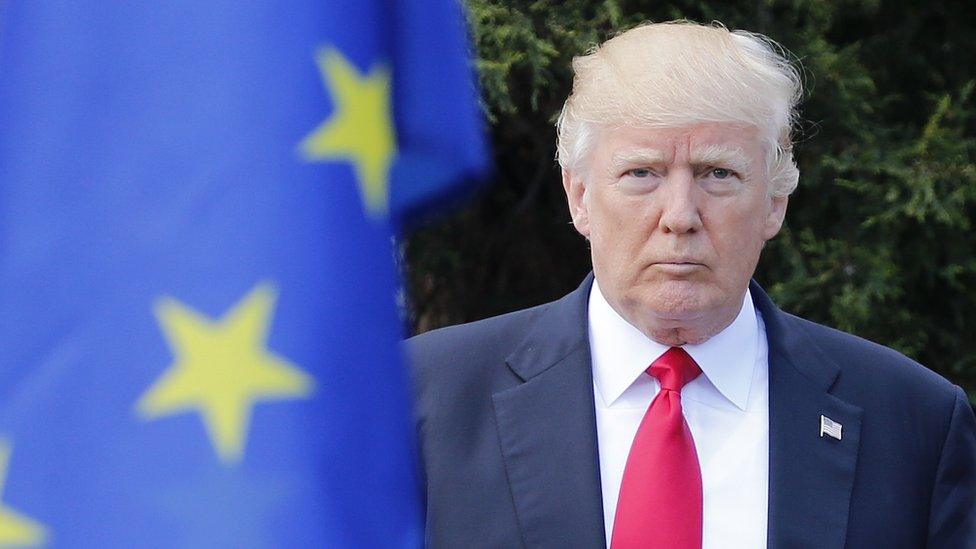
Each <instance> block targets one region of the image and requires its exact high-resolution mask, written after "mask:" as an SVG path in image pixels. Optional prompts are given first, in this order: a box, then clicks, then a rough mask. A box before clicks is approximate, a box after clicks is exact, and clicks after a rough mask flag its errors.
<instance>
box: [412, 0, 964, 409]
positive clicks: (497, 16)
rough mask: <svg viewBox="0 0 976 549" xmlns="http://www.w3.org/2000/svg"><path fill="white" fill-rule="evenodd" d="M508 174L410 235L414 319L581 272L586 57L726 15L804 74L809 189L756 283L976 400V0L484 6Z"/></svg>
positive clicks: (430, 322) (487, 72)
mask: <svg viewBox="0 0 976 549" xmlns="http://www.w3.org/2000/svg"><path fill="white" fill-rule="evenodd" d="M468 9H469V14H470V22H471V27H472V35H473V39H474V42H475V44H476V48H477V51H478V59H477V68H478V71H479V74H480V78H481V86H482V89H483V97H484V108H485V111H486V113H487V115H488V117H489V120H490V123H491V131H492V138H493V142H494V153H495V160H496V166H497V173H496V178H495V182H494V184H493V186H492V187H491V188H490V189H489V191H488V192H486V193H485V195H484V196H483V197H482V198H481V199H480V200H479V201H478V202H476V203H474V204H473V205H472V206H471V207H470V208H469V209H467V210H465V211H464V212H461V213H459V214H457V215H455V216H454V217H452V218H451V219H448V220H446V221H444V222H442V223H441V224H439V225H437V226H431V227H429V228H427V229H424V230H422V231H420V232H418V233H416V234H415V235H413V236H412V237H411V238H410V239H409V240H408V241H407V242H406V245H405V252H406V257H407V262H408V264H409V266H410V268H409V275H410V277H409V289H410V292H411V296H412V303H411V313H412V316H411V319H412V321H413V325H414V329H415V330H417V331H423V330H427V329H430V328H434V327H438V326H441V325H445V324H452V323H456V322H463V321H469V320H474V319H476V318H482V317H485V316H489V315H493V314H498V313H501V312H505V311H509V310H513V309H516V308H520V307H524V306H528V305H532V304H537V303H541V302H543V301H546V300H549V299H552V298H554V297H557V296H559V295H562V294H563V293H565V292H566V291H567V290H569V289H571V288H572V287H574V286H575V285H576V284H578V282H579V280H580V279H581V278H582V276H583V274H584V273H585V272H586V271H587V270H588V268H589V267H588V253H587V250H586V247H585V242H584V241H583V239H582V238H581V237H579V236H578V235H576V234H575V232H574V231H573V229H572V226H571V225H570V224H569V215H568V212H567V211H566V207H565V205H564V198H563V195H562V188H561V186H560V177H559V172H558V169H557V165H556V163H555V161H554V155H555V143H554V141H555V132H554V129H553V122H554V120H555V116H556V115H557V114H558V111H559V108H560V107H561V105H562V102H563V101H564V100H565V98H566V96H567V94H568V93H569V90H570V87H571V83H572V80H571V78H572V76H571V72H570V62H571V60H572V58H573V56H575V55H578V54H581V53H584V52H586V51H587V50H588V49H589V48H590V47H592V46H593V45H594V44H597V43H599V42H602V41H603V40H605V39H607V38H609V37H610V36H612V35H613V33H615V32H616V31H618V30H621V29H625V28H628V27H630V26H633V25H635V24H637V23H639V22H642V21H646V20H654V21H662V20H669V19H678V18H687V19H691V20H696V21H702V22H708V21H713V20H717V21H721V22H722V23H724V24H725V25H726V26H728V27H729V28H743V29H748V30H753V31H757V32H762V33H764V34H766V35H768V36H770V37H771V38H773V39H775V40H777V41H778V42H780V43H781V44H782V45H783V46H784V47H786V48H787V49H788V50H789V51H790V52H792V54H793V55H795V57H796V59H797V60H798V62H799V63H800V64H801V66H802V68H803V73H804V76H805V80H806V87H807V93H806V99H805V101H804V103H803V105H802V107H801V114H802V119H803V122H802V123H801V126H800V128H799V130H798V133H797V138H798V144H797V148H796V157H797V162H798V164H799V167H800V173H801V176H800V187H799V188H798V190H797V192H796V193H795V194H794V195H793V196H792V197H791V202H790V209H789V213H788V216H787V222H786V225H785V226H784V229H783V231H782V233H781V234H780V235H779V236H778V237H777V238H776V239H774V240H773V241H771V242H770V243H769V244H768V245H767V248H766V250H765V251H764V254H763V258H762V260H761V262H760V265H759V269H758V272H757V274H756V276H757V278H758V279H759V280H760V282H762V283H763V284H764V286H765V287H766V288H767V289H768V290H770V292H771V293H772V295H773V298H774V299H775V300H776V301H777V303H778V304H780V306H781V307H783V308H784V309H786V310H788V311H791V312H794V313H796V314H799V315H801V316H804V317H807V318H810V319H812V320H815V321H818V322H822V323H825V324H828V325H832V326H835V327H838V328H840V329H842V330H846V331H849V332H852V333H855V334H858V335H861V336H863V337H866V338H868V339H872V340H874V341H878V342H880V343H883V344H885V345H889V346H891V347H894V348H896V349H898V350H900V351H902V352H904V353H906V354H908V355H909V356H911V357H913V358H915V359H917V360H919V361H920V362H922V363H923V364H925V365H927V366H929V367H930V368H932V369H934V370H936V371H938V372H940V373H941V374H943V375H945V376H946V377H948V378H949V379H951V380H953V381H954V382H956V383H958V384H960V385H962V386H963V387H965V388H966V389H967V390H968V391H969V394H970V398H971V399H972V400H973V401H974V402H976V239H974V237H973V235H972V234H971V231H972V230H973V221H974V219H976V218H974V215H976V97H974V96H976V91H974V88H976V80H974V73H973V69H972V67H971V63H970V60H971V59H972V52H973V51H976V17H974V8H973V6H972V5H971V3H969V2H967V1H942V2H938V1H937V2H933V3H928V4H923V3H917V2H909V1H907V0H902V1H892V2H884V3H881V2H879V1H876V0H875V1H865V2H854V1H850V0H848V1H841V2H836V1H829V0H791V1H786V0H784V1H780V0H761V1H759V2H756V1H750V2H742V1H736V2H721V3H719V2H715V3H712V4H710V5H706V4H704V3H701V2H698V1H674V2H650V1H643V2H638V1H624V0H603V1H596V0H568V1H564V2H560V1H554V0H553V1H547V0H534V1H530V0H508V1H504V2H502V1H498V0H470V1H469V2H468Z"/></svg>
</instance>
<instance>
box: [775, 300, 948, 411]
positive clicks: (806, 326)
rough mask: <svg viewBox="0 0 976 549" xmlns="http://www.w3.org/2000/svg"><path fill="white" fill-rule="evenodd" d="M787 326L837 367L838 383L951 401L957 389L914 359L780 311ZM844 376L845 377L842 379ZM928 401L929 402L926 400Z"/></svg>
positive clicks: (909, 397) (906, 396) (905, 396)
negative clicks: (804, 337) (812, 344)
mask: <svg viewBox="0 0 976 549" xmlns="http://www.w3.org/2000/svg"><path fill="white" fill-rule="evenodd" d="M784 317H785V318H784V319H785V320H786V323H787V324H789V325H790V326H791V328H793V329H796V330H798V331H800V332H802V333H803V334H804V335H805V336H806V337H807V338H809V340H810V341H812V342H813V343H814V344H815V345H816V346H817V348H818V349H819V350H820V351H821V352H822V353H823V354H824V355H826V357H827V358H828V359H830V360H831V361H832V362H834V363H836V364H837V365H838V366H840V368H841V372H842V373H841V378H842V379H841V381H840V383H843V384H848V383H850V382H861V383H858V384H859V385H860V384H862V383H863V384H866V385H868V386H873V387H874V388H875V389H876V391H877V390H883V391H884V392H885V393H887V394H889V395H892V396H893V397H894V398H899V399H907V400H905V402H906V403H907V402H909V401H913V400H915V399H916V398H918V397H922V398H928V399H931V398H934V399H936V400H935V402H939V401H942V402H947V403H951V402H953V401H954V400H955V398H956V394H957V393H958V391H959V388H958V387H956V386H955V385H953V384H952V383H951V382H949V381H948V380H946V379H945V378H943V377H942V376H940V375H939V374H937V373H935V372H933V371H932V370H930V369H928V368H926V367H925V366H922V365H921V364H919V363H918V362H916V361H915V360H913V359H911V358H909V357H907V356H905V355H904V354H902V353H900V352H898V351H896V350H894V349H892V348H890V347H886V346H884V345H881V344H878V343H875V342H873V341H869V340H867V339H864V338H862V337H859V336H856V335H852V334H849V333H847V332H843V331H840V330H837V329H835V328H831V327H829V326H824V325H822V324H817V323H815V322H812V321H809V320H806V319H803V318H800V317H797V316H794V315H791V314H789V313H784ZM844 378H846V379H844ZM929 402H932V401H929Z"/></svg>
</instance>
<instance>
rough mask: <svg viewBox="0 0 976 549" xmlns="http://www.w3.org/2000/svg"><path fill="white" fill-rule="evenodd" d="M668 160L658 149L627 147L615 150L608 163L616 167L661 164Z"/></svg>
mask: <svg viewBox="0 0 976 549" xmlns="http://www.w3.org/2000/svg"><path fill="white" fill-rule="evenodd" d="M667 160H668V155H666V154H665V153H664V152H663V151H660V150H658V149H628V150H624V151H620V152H616V153H614V154H613V156H612V157H611V158H610V165H611V166H613V167H615V168H617V167H624V166H633V165H647V164H663V163H665V162H666V161H667Z"/></svg>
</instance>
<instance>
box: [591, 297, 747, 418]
mask: <svg viewBox="0 0 976 549" xmlns="http://www.w3.org/2000/svg"><path fill="white" fill-rule="evenodd" d="M587 313H588V317H589V338H590V352H591V356H592V361H593V378H594V381H595V383H596V386H597V390H598V391H599V392H600V393H601V395H602V396H603V401H604V403H605V404H606V405H607V406H610V405H612V404H613V403H614V402H615V401H616V400H617V399H618V398H620V395H622V394H623V393H624V391H626V390H627V388H628V387H630V386H631V385H632V384H633V383H634V381H636V380H637V378H638V377H640V375H641V374H642V373H644V371H645V370H646V369H647V367H648V366H650V364H651V363H652V362H654V361H655V360H656V359H657V358H658V357H660V356H661V355H663V354H664V352H665V351H667V350H668V348H669V347H668V346H667V345H662V344H660V343H658V342H656V341H654V340H652V339H650V338H648V337H647V336H645V335H644V334H643V333H642V332H641V331H640V330H638V329H637V328H635V327H634V326H632V325H631V324H630V323H629V322H627V321H626V320H625V319H624V318H623V317H622V316H620V314H619V313H617V311H615V310H614V309H613V307H611V306H610V304H609V303H608V302H607V300H606V298H604V297H603V293H602V292H601V290H600V286H599V284H598V283H597V281H596V280H594V281H593V288H592V289H591V290H590V299H589V307H588V311H587ZM758 338H759V326H758V321H757V319H756V311H755V308H754V306H753V304H752V296H751V294H750V292H749V290H748V289H746V293H745V295H744V296H743V300H742V307H741V308H740V310H739V314H738V316H736V317H735V320H733V321H732V323H731V324H729V325H728V326H727V327H726V328H725V329H724V330H722V331H721V332H719V333H717V334H715V335H714V336H712V337H711V338H709V339H708V340H707V341H705V342H704V343H701V344H699V345H684V346H683V348H684V350H685V351H687V352H688V354H689V355H691V357H692V358H694V359H695V362H697V363H698V366H699V367H700V368H701V370H702V373H703V374H704V376H705V377H706V378H707V379H708V381H709V382H711V383H712V385H714V386H715V388H716V389H718V391H719V392H720V393H721V394H722V396H724V397H725V398H726V399H728V400H729V401H730V402H732V403H733V404H735V406H736V407H738V408H739V409H740V410H745V409H746V405H747V404H748V402H749V389H750V388H751V385H752V377H753V370H754V368H755V364H756V354H757V353H758V351H759V341H758Z"/></svg>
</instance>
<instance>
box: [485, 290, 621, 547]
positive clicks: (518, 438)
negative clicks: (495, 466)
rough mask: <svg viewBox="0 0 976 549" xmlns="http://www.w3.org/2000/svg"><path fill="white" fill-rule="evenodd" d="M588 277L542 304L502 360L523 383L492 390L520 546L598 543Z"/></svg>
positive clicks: (598, 494) (601, 541)
mask: <svg viewBox="0 0 976 549" xmlns="http://www.w3.org/2000/svg"><path fill="white" fill-rule="evenodd" d="M591 284H592V275H590V276H589V277H587V279H586V280H585V281H584V282H583V284H582V285H581V286H580V287H579V288H578V289H577V290H576V291H575V292H573V293H571V294H569V295H568V296H566V297H565V298H563V299H562V300H560V301H557V302H556V303H554V304H553V305H551V306H549V307H547V308H546V309H542V312H541V313H540V317H539V319H538V320H537V322H536V323H535V324H534V326H533V328H531V329H530V330H529V331H528V333H527V334H526V337H525V339H524V340H523V341H522V343H521V344H520V345H519V346H518V347H517V349H516V350H515V352H513V353H512V354H511V355H510V356H509V358H508V365H509V367H510V368H511V369H512V371H513V372H515V373H516V375H518V376H519V377H520V378H521V379H522V380H523V381H524V383H522V384H521V385H518V386H516V387H514V388H512V389H508V390H505V391H502V392H500V393H497V394H495V395H493V397H492V402H493V405H494V411H495V420H496V425H497V428H498V438H499V442H500V445H501V452H502V456H503V457H504V460H505V471H506V475H507V477H508V482H509V487H510V489H511V492H512V499H513V501H514V503H515V510H516V514H517V516H518V521H519V526H520V528H521V531H522V540H523V542H524V544H525V545H526V546H527V547H600V546H605V543H606V542H605V534H604V527H603V501H602V493H601V491H600V468H599V461H598V460H599V457H598V456H599V454H598V450H597V438H596V416H595V412H594V404H593V375H592V370H591V366H590V352H589V340H588V336H587V322H586V318H587V317H586V303H587V298H588V296H589V289H590V285H591Z"/></svg>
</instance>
